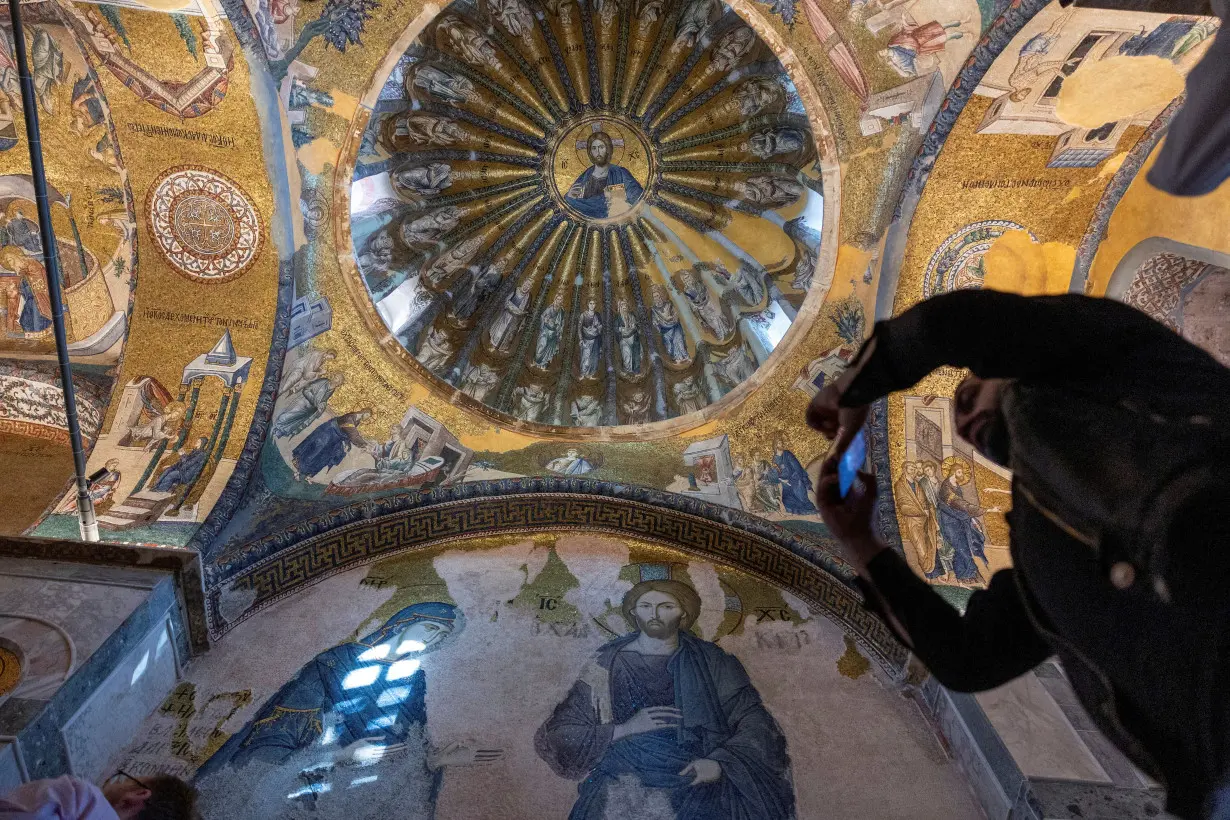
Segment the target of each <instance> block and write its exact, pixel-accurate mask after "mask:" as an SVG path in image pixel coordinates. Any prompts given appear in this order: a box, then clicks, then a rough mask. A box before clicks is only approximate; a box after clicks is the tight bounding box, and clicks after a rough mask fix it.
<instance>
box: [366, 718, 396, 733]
mask: <svg viewBox="0 0 1230 820" xmlns="http://www.w3.org/2000/svg"><path fill="white" fill-rule="evenodd" d="M396 722H397V717H396V716H395V715H381V716H380V717H378V718H372V719H371V720H369V721H368V722H367V728H368V731H371V730H372V729H387V728H389V727H390V726H392V725H393V724H394V723H396Z"/></svg>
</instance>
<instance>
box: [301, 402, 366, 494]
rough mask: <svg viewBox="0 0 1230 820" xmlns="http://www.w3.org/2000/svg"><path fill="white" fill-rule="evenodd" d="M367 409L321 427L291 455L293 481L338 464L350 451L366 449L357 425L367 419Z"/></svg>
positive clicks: (345, 415)
mask: <svg viewBox="0 0 1230 820" xmlns="http://www.w3.org/2000/svg"><path fill="white" fill-rule="evenodd" d="M371 415H372V411H371V409H370V408H364V409H362V410H360V411H358V412H357V413H346V414H344V415H341V416H337V417H336V418H331V419H329V420H328V421H326V422H325V423H324V424H321V425H320V426H319V427H317V428H316V429H315V430H313V431H312V432H310V433H308V435H307V438H305V439H304V440H303V441H301V442H299V444H298V445H297V446H296V447H295V449H294V450H293V451H292V452H291V463H292V464H293V465H294V468H295V480H296V481H302V480H304V479H308V478H311V477H312V476H314V475H316V474H317V473H320V472H322V471H324V470H329V469H332V468H333V467H336V466H337V465H339V464H341V463H342V460H343V459H345V458H346V456H347V454H349V453H350V448H351V447H360V448H367V447H368V446H369V445H370V443H371V442H369V441H368V440H367V439H366V438H364V437H363V434H362V433H360V432H359V425H360V424H362V423H363V422H365V421H367V419H369V418H371Z"/></svg>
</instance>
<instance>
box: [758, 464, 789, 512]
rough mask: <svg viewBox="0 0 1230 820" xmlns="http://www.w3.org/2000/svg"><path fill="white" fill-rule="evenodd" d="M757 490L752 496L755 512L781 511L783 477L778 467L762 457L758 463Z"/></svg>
mask: <svg viewBox="0 0 1230 820" xmlns="http://www.w3.org/2000/svg"><path fill="white" fill-rule="evenodd" d="M755 479H756V492H755V494H754V495H753V496H752V511H753V512H770V513H775V512H781V509H782V478H781V475H780V474H779V473H778V472H777V468H776V467H774V466H773V465H772V464H770V463H769V462H767V461H765V460H764V459H761V460H760V461H759V462H757V464H756V471H755Z"/></svg>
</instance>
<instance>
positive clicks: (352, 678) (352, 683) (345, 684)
mask: <svg viewBox="0 0 1230 820" xmlns="http://www.w3.org/2000/svg"><path fill="white" fill-rule="evenodd" d="M393 665H394V666H396V665H397V664H393ZM390 671H391V670H390ZM378 677H380V667H379V666H375V665H372V666H361V667H359V668H358V669H356V670H354V671H353V672H351V673H350V674H348V675H347V676H346V677H345V678H343V679H342V688H343V689H358V688H359V687H360V686H371V685H372V684H373V683H375V682H376V678H378Z"/></svg>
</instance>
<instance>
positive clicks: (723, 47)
mask: <svg viewBox="0 0 1230 820" xmlns="http://www.w3.org/2000/svg"><path fill="white" fill-rule="evenodd" d="M755 43H756V33H755V32H754V31H752V30H751V29H750V28H748V27H747V26H740V27H739V28H736V29H734V30H732V31H729V32H727V33H726V34H724V35H723V36H722V39H720V40H718V44H717V45H716V46H714V47H713V57H712V62H713V68H714V69H715V70H717V71H720V72H721V73H723V74H725V73H726V72H728V71H731V70H732V69H734V67H735V66H737V65H738V64H739V61H740V60H742V59H743V57H744V55H745V54H747V53H748V52H749V51H751V50H752V46H753V45H755Z"/></svg>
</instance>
